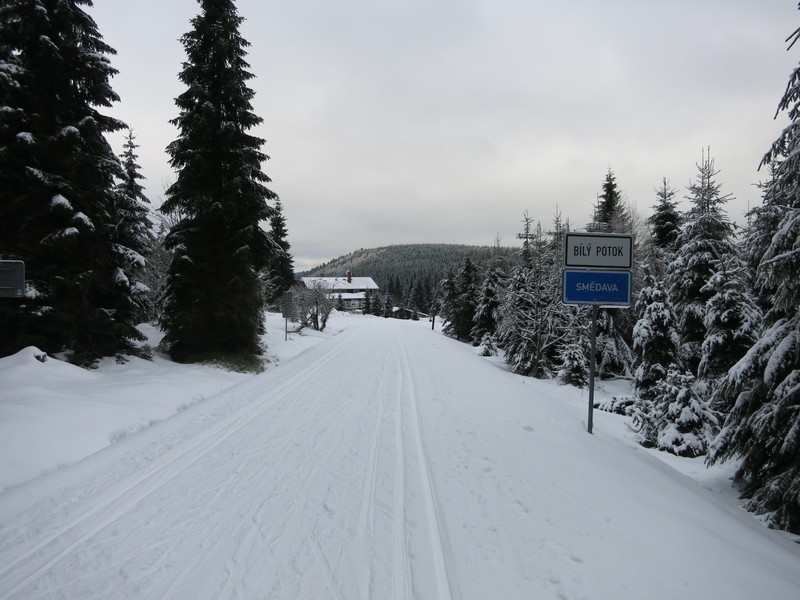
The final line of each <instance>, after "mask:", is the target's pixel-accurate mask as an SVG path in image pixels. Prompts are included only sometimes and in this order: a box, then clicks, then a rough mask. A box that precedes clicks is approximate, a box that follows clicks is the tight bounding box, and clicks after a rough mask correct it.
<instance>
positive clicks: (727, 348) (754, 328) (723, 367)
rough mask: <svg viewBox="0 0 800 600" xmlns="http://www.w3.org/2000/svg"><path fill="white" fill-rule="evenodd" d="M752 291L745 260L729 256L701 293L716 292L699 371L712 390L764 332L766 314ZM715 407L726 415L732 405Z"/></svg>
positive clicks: (710, 303)
mask: <svg viewBox="0 0 800 600" xmlns="http://www.w3.org/2000/svg"><path fill="white" fill-rule="evenodd" d="M749 289H750V284H749V282H748V278H747V275H746V269H745V266H744V264H743V261H741V260H740V259H739V258H738V256H734V255H730V256H728V257H724V258H722V259H721V260H720V263H719V266H718V267H717V271H716V273H714V274H713V275H712V276H711V279H709V281H708V283H707V284H706V285H705V286H704V287H703V289H702V290H701V291H704V292H705V291H708V290H712V291H713V293H714V295H713V296H712V297H711V298H710V299H709V300H708V303H707V304H706V317H705V322H704V324H705V327H706V336H705V338H704V339H703V345H702V347H701V360H700V365H699V366H698V371H697V373H698V379H700V381H701V382H702V385H703V387H704V388H706V389H708V390H709V391H710V390H713V388H714V387H715V384H716V381H717V380H718V379H719V378H720V377H722V376H723V375H725V374H726V373H727V372H728V369H730V368H731V367H732V366H733V365H734V364H735V363H736V362H737V361H738V360H739V359H740V358H742V356H744V354H745V353H746V352H747V350H748V349H749V348H750V347H751V346H752V345H753V344H754V343H755V342H756V341H757V340H758V338H759V334H760V333H761V320H762V318H763V314H762V312H761V310H760V309H759V306H758V302H757V301H756V299H755V297H754V296H753V294H751V293H750V291H749ZM714 408H716V409H717V410H719V411H722V412H723V413H725V414H727V413H728V412H729V410H730V409H731V408H732V406H731V405H730V404H729V403H726V404H724V405H718V406H715V407H714Z"/></svg>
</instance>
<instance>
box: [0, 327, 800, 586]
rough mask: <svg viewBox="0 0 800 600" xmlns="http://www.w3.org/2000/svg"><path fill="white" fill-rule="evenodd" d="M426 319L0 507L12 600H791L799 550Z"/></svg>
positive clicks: (5, 582)
mask: <svg viewBox="0 0 800 600" xmlns="http://www.w3.org/2000/svg"><path fill="white" fill-rule="evenodd" d="M542 385H543V384H541V383H540V382H535V381H532V380H527V381H526V380H523V379H522V378H519V377H515V376H512V375H509V374H508V373H505V372H503V371H502V370H500V369H498V368H497V367H496V366H494V365H492V364H490V363H489V362H487V361H485V360H484V359H481V358H480V357H477V356H475V354H474V351H473V349H471V348H470V347H468V346H465V345H463V344H459V343H457V342H454V341H452V340H449V339H447V338H444V337H442V336H441V335H439V334H437V333H434V332H431V331H430V330H429V329H428V327H426V326H425V325H424V324H422V323H407V322H398V321H393V320H383V319H369V318H362V319H353V320H352V325H351V326H348V328H347V329H346V330H345V331H343V332H342V333H340V334H339V335H337V336H336V337H334V338H332V339H331V340H329V341H327V342H325V343H324V344H321V345H319V346H315V347H313V348H311V349H309V350H308V351H306V352H304V353H303V354H301V355H299V356H297V357H296V358H294V359H292V360H290V361H288V362H286V363H285V364H282V365H281V366H280V367H279V368H276V369H272V370H270V371H268V372H266V373H264V374H262V375H259V376H257V377H254V378H252V379H249V380H247V381H244V382H243V383H240V384H238V385H236V386H234V387H233V388H231V389H230V390H228V391H226V392H224V393H222V394H220V395H218V396H216V397H214V398H212V399H209V400H207V401H205V402H203V403H201V404H198V405H196V406H194V407H191V408H189V409H187V410H185V411H183V412H182V413H180V414H178V415H176V416H175V417H173V418H171V419H168V420H167V421H163V422H161V423H158V424H156V425H155V426H153V427H151V428H149V429H147V430H145V431H142V432H140V433H137V434H136V435H132V436H130V437H128V438H126V439H123V440H121V441H120V442H118V443H116V444H114V445H113V446H111V447H109V448H107V449H106V450H104V451H102V452H98V453H96V454H94V455H93V456H91V457H89V458H88V459H86V460H84V461H82V462H81V463H78V464H76V465H73V466H70V467H67V468H64V469H62V470H61V471H59V472H56V473H53V474H51V475H48V476H45V477H41V478H39V479H37V480H35V481H34V482H31V483H30V484H26V485H23V486H20V487H18V488H15V489H12V490H9V491H7V492H6V493H4V494H2V495H0V599H2V600H5V599H11V598H15V599H26V600H32V599H37V598H48V599H50V598H64V599H70V600H72V599H76V598H97V599H108V598H148V599H149V598H154V599H155V598H164V599H192V600H197V599H205V598H209V599H210V598H220V599H241V600H244V599H247V600H263V599H279V598H287V599H289V598H291V599H293V600H295V599H309V600H310V599H320V598H331V599H342V600H344V599H347V600H350V599H368V598H373V599H398V600H399V599H410V598H422V599H428V598H430V599H442V600H447V599H467V598H474V599H481V600H486V599H489V598H502V599H509V598H544V599H549V598H553V599H561V600H571V599H579V598H593V599H600V600H602V599H603V598H608V599H609V600H611V599H614V600H622V599H625V598H631V599H634V598H635V599H637V600H638V599H641V598H650V599H658V598H664V599H673V598H676V597H679V596H682V597H694V598H704V599H713V598H720V599H722V598H726V599H736V598H753V597H759V598H762V599H771V598H774V599H775V600H778V599H788V598H792V597H800V568H798V567H800V551H798V550H800V547H798V546H797V545H796V544H792V543H791V542H790V541H789V539H788V538H787V537H786V536H785V535H784V534H780V533H776V532H771V531H768V530H766V529H764V528H763V527H762V526H761V525H760V524H758V523H756V522H755V521H754V520H753V518H752V516H750V515H748V514H746V513H742V512H741V511H739V510H738V509H733V508H731V506H730V505H729V504H728V503H726V502H725V501H723V500H722V499H718V498H716V497H715V496H714V494H713V493H712V492H710V491H708V490H705V489H702V488H700V487H699V486H697V485H696V484H695V483H693V482H690V481H689V480H688V479H686V478H685V477H684V476H681V475H679V474H677V473H675V472H674V471H672V470H670V469H669V468H668V467H666V466H665V465H663V464H662V463H660V462H659V461H656V460H654V459H653V458H652V457H650V456H649V455H648V454H647V453H645V452H637V451H636V450H635V449H632V448H630V447H628V446H626V445H624V444H622V443H620V442H619V441H618V440H617V439H615V438H613V437H611V436H606V435H603V417H602V416H601V417H600V418H599V419H598V421H597V424H596V427H597V432H596V435H594V436H590V435H588V434H587V433H586V432H585V430H584V423H583V422H582V420H581V417H580V416H578V412H577V411H576V409H575V406H573V405H571V404H569V403H566V402H563V401H560V400H559V399H558V398H554V397H552V394H551V395H550V397H548V396H547V394H546V392H542V391H541V390H543V389H544V390H546V389H553V388H552V387H549V388H548V387H547V386H544V387H541V386H542Z"/></svg>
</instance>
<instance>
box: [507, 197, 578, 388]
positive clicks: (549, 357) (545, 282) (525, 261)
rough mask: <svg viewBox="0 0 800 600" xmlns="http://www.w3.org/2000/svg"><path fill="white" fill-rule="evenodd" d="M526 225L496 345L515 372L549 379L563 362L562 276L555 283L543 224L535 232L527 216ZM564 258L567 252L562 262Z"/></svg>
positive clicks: (537, 225)
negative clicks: (560, 300)
mask: <svg viewBox="0 0 800 600" xmlns="http://www.w3.org/2000/svg"><path fill="white" fill-rule="evenodd" d="M523 223H524V228H523V233H521V234H520V238H522V240H523V245H522V250H521V251H520V255H519V262H518V264H517V265H516V267H515V268H514V269H513V271H512V274H511V278H510V281H509V286H508V289H507V291H506V295H505V297H504V298H503V303H502V306H501V309H500V314H501V318H500V324H499V326H498V339H497V342H498V345H499V346H500V347H501V348H503V350H504V351H505V359H506V363H507V364H508V365H509V367H510V368H511V370H512V371H513V372H515V373H519V374H521V375H527V376H531V377H540V378H541V377H549V376H551V375H552V374H553V373H554V372H555V370H556V365H557V364H558V363H559V362H560V357H559V351H560V349H561V346H562V345H563V344H564V341H565V336H564V329H563V325H564V320H563V319H562V318H561V317H560V315H561V313H560V311H561V310H562V309H563V306H562V305H561V304H560V302H559V299H560V297H561V296H560V290H561V287H560V276H559V277H558V278H556V277H555V273H556V270H554V268H553V266H554V265H555V264H556V263H558V261H559V258H556V256H555V255H554V254H553V249H554V245H552V244H550V243H549V240H548V236H547V235H546V234H545V233H544V232H543V231H542V226H541V223H537V224H536V228H535V229H533V228H532V225H533V219H531V217H529V216H528V214H527V212H526V213H525V216H524V219H523ZM561 252H563V249H560V251H559V255H558V256H559V257H560V256H561ZM557 279H558V281H557Z"/></svg>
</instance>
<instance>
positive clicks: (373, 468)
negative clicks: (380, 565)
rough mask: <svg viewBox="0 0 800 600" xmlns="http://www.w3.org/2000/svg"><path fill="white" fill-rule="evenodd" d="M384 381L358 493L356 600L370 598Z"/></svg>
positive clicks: (385, 370) (384, 400) (385, 364)
mask: <svg viewBox="0 0 800 600" xmlns="http://www.w3.org/2000/svg"><path fill="white" fill-rule="evenodd" d="M387 365H388V360H384V371H383V372H389V369H388V368H387ZM387 381H388V378H382V379H381V387H380V388H379V390H378V393H377V398H378V411H377V414H376V417H375V426H374V429H373V433H372V438H371V439H372V447H371V449H370V458H369V464H368V465H367V474H366V475H365V477H364V482H365V484H366V485H362V489H363V488H366V493H365V494H362V496H361V507H360V510H359V518H358V523H359V526H358V539H359V541H360V544H361V547H362V561H363V563H362V564H364V565H366V566H367V568H366V569H365V571H364V574H363V576H362V580H361V590H360V592H361V595H360V597H361V598H363V599H364V600H368V599H369V598H371V597H372V595H371V585H372V578H373V565H372V555H373V553H374V551H375V502H376V500H377V484H378V462H379V459H380V453H381V436H382V434H383V417H384V410H385V406H386V395H387V385H386V383H387Z"/></svg>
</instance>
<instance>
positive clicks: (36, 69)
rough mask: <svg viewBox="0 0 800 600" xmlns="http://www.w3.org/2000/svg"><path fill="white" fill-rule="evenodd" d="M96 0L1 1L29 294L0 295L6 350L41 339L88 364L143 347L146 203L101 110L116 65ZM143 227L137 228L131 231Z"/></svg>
mask: <svg viewBox="0 0 800 600" xmlns="http://www.w3.org/2000/svg"><path fill="white" fill-rule="evenodd" d="M81 6H91V2H90V1H89V0H70V1H66V0H42V1H39V2H29V1H27V0H8V1H6V2H5V3H4V4H3V7H2V10H0V58H2V64H3V67H2V69H0V91H1V92H2V96H1V97H0V104H2V107H0V257H2V258H6V259H19V260H23V261H25V263H26V276H27V278H28V281H27V284H28V288H27V292H26V296H25V298H24V300H23V301H22V302H17V303H14V304H10V303H3V304H2V305H0V330H2V331H3V335H2V336H0V337H2V342H0V344H2V347H1V348H0V350H1V351H2V353H9V352H14V351H16V350H19V349H20V348H22V347H24V346H27V345H36V346H38V347H40V348H41V349H43V350H45V351H46V352H59V351H66V352H67V356H68V357H69V358H70V359H71V360H73V361H75V362H78V363H81V364H92V363H94V361H95V360H96V359H97V358H99V357H102V356H110V355H115V354H116V355H118V356H121V355H124V354H132V353H140V352H142V350H141V349H140V347H139V342H140V341H141V340H143V339H144V336H143V335H142V334H141V333H140V332H139V331H138V330H137V329H136V328H135V323H136V318H137V317H138V316H139V315H140V312H139V308H140V305H139V292H141V291H142V288H141V287H140V284H139V283H138V282H137V281H136V274H137V271H138V270H139V269H140V268H141V266H142V264H143V259H142V253H141V250H142V248H141V247H139V246H138V245H137V244H138V242H139V241H140V240H139V239H138V238H137V236H136V234H135V232H136V230H137V228H139V218H140V216H141V212H140V211H139V207H138V206H137V205H136V203H137V202H138V201H139V200H138V199H133V198H130V197H129V196H127V195H126V194H124V193H121V192H120V191H119V190H118V188H117V187H116V184H117V182H118V181H121V180H123V179H124V176H125V174H124V171H123V168H122V165H121V163H120V161H119V159H118V158H117V156H115V155H114V153H113V151H112V149H111V147H110V145H109V144H108V141H107V140H106V137H105V135H106V134H107V133H110V132H114V131H117V130H119V129H122V128H123V127H124V124H123V123H122V122H120V121H118V120H116V119H113V118H111V117H108V116H105V115H103V114H102V113H101V112H100V110H99V108H102V107H109V106H111V105H112V103H113V102H115V101H117V100H118V99H119V98H118V97H117V95H116V94H115V93H114V91H113V90H112V88H111V84H110V79H111V77H113V75H114V74H115V73H116V70H115V69H113V68H112V67H111V65H110V62H109V59H108V57H109V56H110V55H113V54H115V52H114V50H113V49H112V48H111V47H110V46H108V45H107V44H105V43H104V42H103V40H102V37H101V36H100V33H99V31H98V29H97V25H96V24H95V22H94V20H93V19H92V18H91V17H90V16H89V15H88V14H87V13H86V12H84V10H83V9H82V8H81ZM131 228H133V230H134V231H131Z"/></svg>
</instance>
